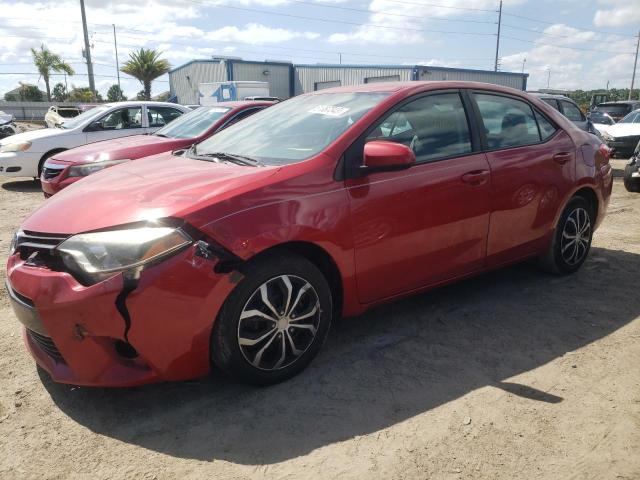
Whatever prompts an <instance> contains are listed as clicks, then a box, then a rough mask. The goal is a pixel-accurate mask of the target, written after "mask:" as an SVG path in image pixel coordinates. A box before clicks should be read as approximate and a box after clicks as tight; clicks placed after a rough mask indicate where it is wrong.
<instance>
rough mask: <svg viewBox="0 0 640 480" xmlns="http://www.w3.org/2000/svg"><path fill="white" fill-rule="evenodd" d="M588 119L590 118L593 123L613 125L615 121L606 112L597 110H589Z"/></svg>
mask: <svg viewBox="0 0 640 480" xmlns="http://www.w3.org/2000/svg"><path fill="white" fill-rule="evenodd" d="M589 119H591V121H592V122H593V123H602V124H605V125H613V124H614V123H616V122H615V120H613V118H611V117H610V116H609V115H608V114H606V113H603V112H598V111H595V112H591V114H590V115H589Z"/></svg>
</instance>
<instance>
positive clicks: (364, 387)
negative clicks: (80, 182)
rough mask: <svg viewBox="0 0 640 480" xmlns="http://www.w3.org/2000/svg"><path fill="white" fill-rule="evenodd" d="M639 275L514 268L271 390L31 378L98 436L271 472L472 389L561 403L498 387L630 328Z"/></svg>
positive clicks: (435, 300)
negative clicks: (115, 385)
mask: <svg viewBox="0 0 640 480" xmlns="http://www.w3.org/2000/svg"><path fill="white" fill-rule="evenodd" d="M638 271H640V255H637V254H632V253H628V252H623V251H615V250H606V249H597V248H595V249H593V250H592V253H591V257H590V258H589V260H588V262H587V263H586V264H585V265H584V267H583V268H582V270H581V271H580V272H578V273H576V274H575V275H573V276H569V277H563V278H560V277H554V276H549V275H546V274H543V273H540V272H538V271H537V270H536V269H535V268H532V266H530V265H520V266H515V267H511V268H507V269H503V270H500V271H496V272H493V273H489V274H485V275H482V276H480V277H477V278H474V279H471V280H467V281H464V282H461V283H458V284H455V285H451V286H448V287H444V288H440V289H437V290H434V291H431V292H428V293H426V294H422V295H418V296H415V297H412V298H409V299H407V300H404V301H400V302H396V303H393V304H389V305H385V306H383V307H380V308H377V309H375V310H372V311H370V312H368V313H367V314H365V315H362V316H360V317H357V318H351V319H344V320H341V321H338V322H336V324H335V325H334V326H333V329H332V332H331V334H330V337H329V339H328V341H327V343H326V345H325V347H324V349H323V351H322V353H321V354H320V356H319V357H318V358H317V359H316V360H315V361H314V362H313V363H312V365H311V366H310V367H309V368H308V369H307V370H306V371H304V372H303V373H302V374H300V375H298V376H297V377H296V378H294V379H292V380H290V381H288V382H285V383H282V384H279V385H276V386H272V387H268V388H253V387H249V386H245V385H239V384H236V383H233V382H232V381H230V380H227V379H225V378H221V377H220V376H217V377H215V376H212V378H208V379H204V380H201V381H195V382H183V383H173V384H162V385H152V386H146V387H139V388H131V389H91V388H75V389H73V388H72V387H69V386H66V385H57V384H54V383H53V382H52V381H51V380H50V379H49V377H48V375H47V374H46V373H41V378H42V381H43V383H44V385H45V387H46V389H47V390H48V391H49V393H50V395H51V397H52V398H53V400H54V401H55V403H56V404H57V405H58V406H59V408H61V409H62V411H64V412H65V413H66V414H68V415H69V416H70V417H71V418H72V419H74V420H75V421H77V422H78V423H80V424H81V425H84V426H86V427H87V428H89V429H91V430H92V431H94V432H97V433H99V434H102V435H107V436H109V437H113V438H116V439H119V440H121V441H123V442H127V443H131V444H136V445H140V446H142V447H144V448H148V449H151V450H154V451H158V452H162V453H164V454H168V455H172V456H176V457H182V458H194V459H199V460H214V459H216V460H218V459H222V460H227V461H232V462H236V463H242V464H271V463H276V462H281V461H284V460H287V459H290V458H294V457H297V456H299V455H304V454H306V453H308V452H310V451H312V450H314V449H317V448H320V447H323V446H325V445H328V444H332V443H334V442H339V441H343V440H347V439H350V438H353V437H354V436H357V435H363V434H369V433H372V432H375V431H378V430H381V429H384V428H387V427H389V426H392V425H394V424H396V423H399V422H402V421H404V420H406V419H408V418H411V417H413V416H416V415H419V414H421V413H423V412H426V411H428V410H430V409H433V408H434V407H437V406H439V405H442V404H444V403H446V402H449V401H451V400H454V399H456V398H458V397H460V396H462V395H465V394H466V393H468V392H470V391H472V390H475V389H477V388H481V387H486V386H492V387H496V388H500V389H503V390H505V391H507V392H510V393H512V394H515V395H520V396H522V397H524V398H527V399H529V400H531V401H532V402H546V403H550V404H554V403H559V402H562V401H563V398H562V397H561V396H559V393H560V392H561V390H560V387H561V386H562V383H560V384H559V386H558V387H557V390H554V391H550V392H543V391H540V390H538V389H536V388H533V387H531V386H527V385H522V384H519V383H517V382H515V381H513V380H511V381H507V380H508V379H510V378H511V377H513V376H515V375H518V374H521V373H523V372H527V371H530V370H532V369H535V368H536V367H540V366H542V365H544V364H546V363H548V362H550V361H552V360H554V359H557V358H559V357H562V356H563V355H564V354H565V353H566V352H570V351H573V350H576V349H578V348H580V347H583V346H585V345H587V344H589V343H591V342H593V341H595V340H598V339H600V338H602V337H604V336H606V335H608V334H610V333H612V332H614V331H615V330H617V329H619V328H621V327H623V326H624V325H625V324H627V323H629V322H630V321H632V320H633V319H634V318H636V317H637V316H638V314H640V297H638V295H637V284H636V283H635V282H632V283H630V282H626V283H625V282H620V278H621V277H624V276H625V275H626V277H627V278H632V272H638ZM634 274H635V273H634ZM636 278H637V277H636ZM575 371H576V370H573V369H572V368H571V367H569V366H568V368H567V375H574V374H575V373H573V372H575Z"/></svg>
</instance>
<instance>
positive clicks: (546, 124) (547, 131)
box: [535, 111, 556, 140]
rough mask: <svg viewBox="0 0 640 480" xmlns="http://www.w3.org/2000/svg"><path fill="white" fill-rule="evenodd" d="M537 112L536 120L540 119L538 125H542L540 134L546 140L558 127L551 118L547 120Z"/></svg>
mask: <svg viewBox="0 0 640 480" xmlns="http://www.w3.org/2000/svg"><path fill="white" fill-rule="evenodd" d="M535 114H536V120H537V121H538V126H539V127H540V136H541V137H542V140H546V139H547V138H549V137H551V136H552V135H553V134H554V133H556V127H554V126H553V124H552V123H551V122H550V121H549V120H547V119H546V118H545V117H543V116H542V115H541V114H539V113H538V112H537V111H536V112H535Z"/></svg>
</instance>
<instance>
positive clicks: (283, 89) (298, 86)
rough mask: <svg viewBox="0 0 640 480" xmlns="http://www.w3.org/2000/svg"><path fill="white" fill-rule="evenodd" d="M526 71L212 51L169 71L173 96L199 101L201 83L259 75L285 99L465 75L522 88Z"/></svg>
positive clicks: (272, 92) (183, 100)
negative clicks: (263, 57) (255, 57)
mask: <svg viewBox="0 0 640 480" xmlns="http://www.w3.org/2000/svg"><path fill="white" fill-rule="evenodd" d="M528 76H529V75H528V74H527V73H513V72H492V71H485V70H471V69H465V68H445V67H429V66H424V65H325V64H315V65H296V64H292V63H286V62H273V61H268V60H267V61H264V62H259V61H250V60H242V59H239V58H229V57H216V58H212V59H210V60H192V61H190V62H187V63H185V64H184V65H181V66H179V67H177V68H174V69H173V70H171V71H170V72H169V84H170V89H171V96H172V97H175V98H176V99H177V101H178V103H181V104H197V103H199V93H198V86H199V85H200V84H201V83H209V82H226V81H232V80H237V81H242V80H245V81H262V82H268V83H269V94H270V95H273V96H276V97H279V98H282V99H285V98H289V97H292V96H294V95H299V94H301V93H306V92H313V91H316V90H322V89H323V88H331V87H337V86H342V85H358V84H362V83H371V82H389V81H398V80H400V81H411V80H465V81H476V82H486V83H493V84H497V85H503V86H507V87H512V88H516V89H518V90H526V88H527V78H528Z"/></svg>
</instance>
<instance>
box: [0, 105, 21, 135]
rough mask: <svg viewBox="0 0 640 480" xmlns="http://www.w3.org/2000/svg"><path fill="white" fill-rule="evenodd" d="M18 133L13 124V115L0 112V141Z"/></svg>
mask: <svg viewBox="0 0 640 480" xmlns="http://www.w3.org/2000/svg"><path fill="white" fill-rule="evenodd" d="M16 133H18V127H17V125H16V124H15V122H14V119H13V115H11V114H10V113H4V112H3V111H0V139H1V138H6V137H9V136H11V135H14V134H16Z"/></svg>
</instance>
